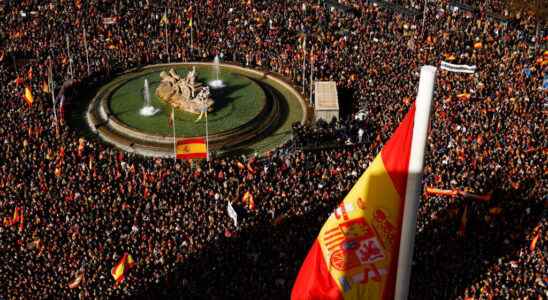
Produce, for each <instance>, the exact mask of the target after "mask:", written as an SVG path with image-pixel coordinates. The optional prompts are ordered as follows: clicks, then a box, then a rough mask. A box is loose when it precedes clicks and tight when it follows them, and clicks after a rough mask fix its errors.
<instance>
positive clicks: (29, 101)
mask: <svg viewBox="0 0 548 300" xmlns="http://www.w3.org/2000/svg"><path fill="white" fill-rule="evenodd" d="M23 99H24V100H25V102H27V104H28V105H29V106H32V102H34V97H33V96H32V91H31V90H30V87H28V86H26V87H25V92H24V93H23Z"/></svg>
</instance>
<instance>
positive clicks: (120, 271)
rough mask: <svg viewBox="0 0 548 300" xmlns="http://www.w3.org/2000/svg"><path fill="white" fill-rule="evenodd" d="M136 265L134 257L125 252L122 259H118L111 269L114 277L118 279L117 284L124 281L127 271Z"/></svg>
mask: <svg viewBox="0 0 548 300" xmlns="http://www.w3.org/2000/svg"><path fill="white" fill-rule="evenodd" d="M134 266H135V262H134V261H133V257H131V255H130V254H128V253H127V252H125V253H124V256H122V258H121V259H120V261H118V263H117V264H116V265H115V266H114V267H113V268H112V270H110V274H111V275H112V277H114V280H116V284H117V285H118V284H120V283H122V282H123V281H124V279H125V277H126V274H127V272H128V271H129V269H131V268H133V267H134Z"/></svg>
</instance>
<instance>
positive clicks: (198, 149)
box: [177, 137, 207, 159]
mask: <svg viewBox="0 0 548 300" xmlns="http://www.w3.org/2000/svg"><path fill="white" fill-rule="evenodd" d="M177 158H178V159H201V158H202V159H203V158H207V146H206V141H205V139H204V138H203V137H199V138H191V139H183V140H179V141H177Z"/></svg>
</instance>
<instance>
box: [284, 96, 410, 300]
mask: <svg viewBox="0 0 548 300" xmlns="http://www.w3.org/2000/svg"><path fill="white" fill-rule="evenodd" d="M414 115H415V106H414V105H413V106H412V108H411V109H410V111H409V112H408V113H407V116H406V117H405V118H404V120H403V121H402V122H401V124H400V125H399V127H398V128H397V129H396V131H395V132H394V134H393V135H392V137H391V138H390V140H389V141H388V142H387V143H386V144H385V146H384V147H383V149H382V150H381V153H380V154H378V155H377V157H376V158H375V159H374V160H373V162H372V163H371V165H370V166H369V168H368V169H367V170H366V171H365V172H364V174H363V175H362V176H361V177H360V178H359V180H358V182H356V184H355V185H354V187H353V188H352V190H351V191H350V192H349V193H348V195H347V196H346V197H345V198H344V200H343V202H342V203H341V204H340V205H339V207H337V208H336V209H335V211H334V212H333V213H332V214H331V215H330V217H329V218H328V220H327V221H326V222H325V224H324V226H323V227H322V229H321V231H320V234H319V235H318V237H317V238H316V240H315V241H314V244H313V245H312V248H311V250H310V252H309V253H308V256H307V257H306V259H305V261H304V262H303V265H302V267H301V270H300V271H299V274H298V276H297V279H296V281H295V284H294V286H293V290H292V293H291V299H293V300H305V299H307V300H312V299H393V298H394V289H395V283H396V271H397V262H398V253H399V243H400V233H401V226H402V225H401V224H402V216H403V208H404V199H405V190H406V183H407V174H408V166H409V157H410V153H411V141H412V136H413V125H414Z"/></svg>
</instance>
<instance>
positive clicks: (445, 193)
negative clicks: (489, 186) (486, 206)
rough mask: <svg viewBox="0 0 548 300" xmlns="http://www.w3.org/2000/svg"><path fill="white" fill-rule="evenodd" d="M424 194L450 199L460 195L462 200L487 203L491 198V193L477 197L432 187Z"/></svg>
mask: <svg viewBox="0 0 548 300" xmlns="http://www.w3.org/2000/svg"><path fill="white" fill-rule="evenodd" d="M426 194H428V195H438V196H450V197H457V196H459V195H460V196H462V197H464V198H469V199H473V200H478V201H489V200H491V197H492V194H491V193H487V194H484V195H478V194H474V193H469V192H465V191H460V190H444V189H438V188H433V187H427V188H426Z"/></svg>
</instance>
